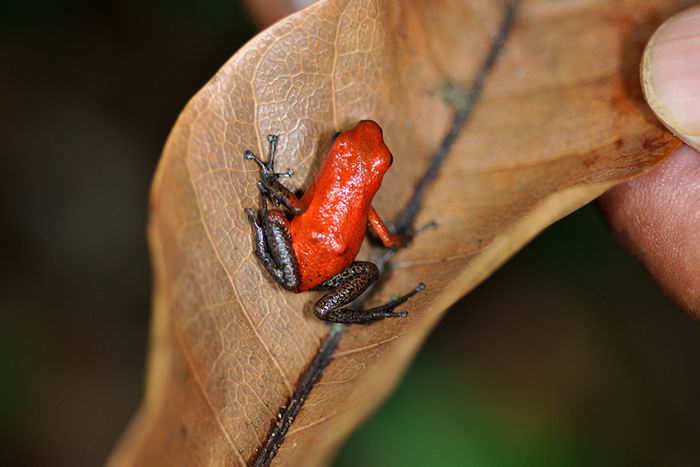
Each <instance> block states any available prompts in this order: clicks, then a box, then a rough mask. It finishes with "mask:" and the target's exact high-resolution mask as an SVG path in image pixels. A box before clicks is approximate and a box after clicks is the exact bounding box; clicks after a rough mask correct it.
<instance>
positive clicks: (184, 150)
mask: <svg viewBox="0 0 700 467" xmlns="http://www.w3.org/2000/svg"><path fill="white" fill-rule="evenodd" d="M682 6H683V2H679V1H674V0H663V1H661V0H659V1H655V2H646V1H642V0H624V1H622V0H621V1H617V2H608V1H596V0H571V1H568V2H561V1H553V0H531V1H525V2H523V3H522V5H521V7H520V9H519V12H518V16H517V21H516V25H515V28H514V30H513V32H512V34H511V36H510V37H509V39H508V43H507V46H506V47H505V48H504V50H503V52H502V54H501V57H500V58H499V61H498V64H497V66H496V68H495V69H494V70H493V72H492V74H491V75H490V77H489V80H488V82H487V83H486V86H485V88H484V93H483V96H482V97H481V100H480V101H479V102H478V104H477V107H476V109H475V112H474V114H473V118H472V120H471V121H470V123H469V124H468V126H467V127H466V128H465V129H464V131H463V132H462V133H461V134H460V136H459V138H458V140H457V142H456V144H455V146H454V148H453V150H452V152H451V154H450V156H449V158H448V159H447V162H446V164H445V166H444V168H443V170H442V172H441V174H440V175H439V177H438V179H437V180H436V181H435V183H434V185H433V186H432V187H431V189H430V190H429V192H428V196H427V198H426V202H425V205H424V207H423V210H422V211H421V214H420V215H419V218H418V223H423V222H427V221H431V220H434V221H436V222H437V223H438V226H439V227H438V228H437V229H434V230H431V231H427V232H425V233H424V234H422V235H420V236H419V237H418V238H417V239H416V240H415V242H414V244H413V245H412V246H411V248H410V249H408V250H406V251H402V252H401V253H399V254H398V255H397V256H396V257H395V263H394V270H393V271H392V273H391V275H390V277H389V278H388V280H387V281H386V282H385V283H384V284H383V285H382V287H381V288H380V289H379V290H378V293H377V294H376V295H375V299H376V300H377V301H379V300H385V299H387V297H389V296H390V295H391V294H393V293H396V292H401V291H405V290H407V289H409V288H411V287H412V286H413V285H415V284H416V283H417V282H419V281H423V282H425V283H426V284H427V289H426V290H425V291H424V292H422V293H421V294H419V295H418V296H416V297H415V299H413V300H412V301H411V302H410V303H409V304H407V305H406V306H405V307H404V309H405V310H409V311H410V314H409V317H408V318H407V319H404V320H398V319H397V320H387V321H384V322H379V323H375V324H373V325H371V326H366V327H355V328H352V329H351V330H350V331H349V332H348V333H347V334H346V335H345V336H344V338H343V340H342V342H341V344H340V348H339V350H338V352H337V354H336V355H335V359H334V361H333V362H332V363H331V365H330V366H329V367H328V368H327V370H326V371H325V373H324V374H323V376H322V378H321V380H320V382H319V384H318V385H317V386H316V387H315V388H314V390H313V392H312V393H311V396H310V398H309V400H308V401H307V403H306V405H305V406H304V408H303V409H302V411H301V413H300V414H299V417H298V418H297V419H296V421H295V423H294V425H293V426H292V428H291V430H290V431H289V433H288V436H287V439H286V441H285V443H284V444H283V446H282V448H281V450H280V451H279V454H278V456H277V458H276V460H275V462H276V463H277V464H278V465H317V464H319V463H322V462H326V461H328V459H329V456H330V455H332V453H333V452H334V451H335V450H336V449H337V448H338V446H339V443H340V442H341V441H342V440H343V439H344V438H345V437H346V436H347V435H348V433H349V432H350V431H351V430H352V429H353V428H354V427H355V426H357V424H358V423H359V422H360V421H361V420H362V419H364V418H365V417H367V415H368V414H369V413H371V411H372V410H373V409H374V408H375V407H376V406H377V404H379V403H380V402H381V401H382V399H383V398H384V397H385V396H386V395H387V394H388V392H389V391H390V390H391V389H392V388H393V387H394V385H395V384H396V382H397V380H398V378H399V376H400V375H401V372H402V371H403V369H404V368H405V366H406V365H407V364H408V363H409V362H410V359H411V357H412V355H413V354H414V353H415V352H416V350H417V348H418V346H419V345H420V343H421V342H422V341H423V340H424V339H425V337H426V335H427V333H428V332H429V331H430V329H431V327H432V326H433V325H434V324H435V322H436V321H437V319H438V318H439V317H440V315H441V314H442V312H443V311H444V310H445V309H446V308H447V307H449V306H450V305H451V304H452V303H454V302H455V301H456V300H457V299H458V298H459V297H461V296H462V295H464V294H465V293H467V292H468V291H469V290H471V289H472V288H473V287H475V286H476V285H477V284H478V283H479V282H480V281H482V280H483V279H484V278H486V277H487V276H488V275H489V274H490V273H491V272H492V271H493V270H494V269H495V268H497V267H498V266H499V265H500V264H502V263H503V262H504V261H505V260H506V259H507V258H508V257H509V256H510V255H512V254H513V253H514V252H515V251H516V250H518V249H519V248H520V247H521V246H522V245H523V244H525V243H526V242H527V241H528V240H530V239H531V238H532V237H533V236H534V235H536V234H537V233H538V232H539V231H540V230H541V229H543V228H544V227H545V226H547V225H548V224H550V223H551V222H553V221H554V220H556V219H558V218H560V217H562V216H564V215H566V214H567V213H569V212H570V211H572V210H574V209H576V208H577V207H579V206H581V205H583V204H584V203H587V202H588V201H590V200H591V199H593V198H595V197H597V196H598V195H599V194H601V193H602V192H603V191H604V190H605V189H607V188H608V187H610V186H612V185H613V184H615V183H618V182H620V181H622V180H625V179H627V178H629V177H632V176H634V175H637V174H639V173H640V172H642V171H644V170H646V169H648V168H650V167H651V166H652V165H654V164H656V163H658V162H659V161H660V160H662V159H663V158H664V157H665V156H666V155H668V154H669V152H670V151H671V150H672V149H673V148H675V147H676V146H677V142H676V141H675V140H674V139H673V138H672V137H671V136H670V135H669V134H668V133H667V132H665V131H664V130H663V129H662V128H661V127H660V125H659V124H658V123H657V122H656V120H655V119H654V118H653V116H652V115H651V114H650V112H649V111H648V110H647V109H646V106H645V105H644V103H643V101H642V99H641V92H640V89H639V83H638V79H637V66H638V60H639V57H640V55H641V49H642V47H643V44H644V42H645V40H646V39H647V38H648V37H649V35H650V34H651V33H652V32H653V30H654V28H655V27H656V26H657V25H658V24H659V23H660V21H661V20H662V19H663V18H665V17H667V16H669V15H670V14H671V13H673V12H675V11H677V10H678V9H679V8H680V7H682ZM502 16H503V4H502V3H500V2H496V1H494V2H484V1H482V0H441V1H435V0H412V1H401V2H390V1H380V0H376V1H372V0H337V1H333V0H323V1H320V2H318V3H316V4H314V5H312V6H311V7H310V8H308V9H306V10H304V11H302V12H299V13H298V14H295V15H293V16H291V17H289V18H287V19H285V20H283V21H281V22H280V23H278V24H276V25H275V26H273V27H271V28H269V29H267V30H265V31H264V32H262V33H261V34H260V35H258V36H257V37H256V38H255V39H253V40H252V41H251V42H249V43H248V44H247V45H246V46H244V47H243V48H242V49H241V50H240V51H238V52H237V53H236V54H235V55H234V56H233V57H232V58H231V60H230V61H229V62H228V63H226V64H225V65H224V66H223V67H222V68H221V70H220V71H219V72H218V73H217V74H216V76H215V77H214V78H213V79H212V80H211V81H210V82H209V83H207V85H206V86H205V87H204V88H203V89H202V90H201V91H200V92H199V93H198V94H197V95H196V96H195V97H194V98H193V99H192V100H191V102H190V103H189V104H188V105H187V107H186V108H185V110H184V111H183V112H182V114H181V115H180V118H179V119H178V121H177V123H176V125H175V127H174V129H173V131H172V134H171V136H170V138H169V140H168V142H167V145H166V147H165V151H164V154H163V158H162V160H161V163H160V166H159V168H158V172H157V175H156V179H155V181H154V185H153V192H152V213H153V217H152V223H151V228H150V232H149V234H150V241H151V248H152V254H153V260H154V266H155V271H156V290H155V299H154V302H155V308H154V318H153V332H152V342H151V359H150V368H149V378H148V388H147V393H146V397H145V401H144V403H143V407H142V408H141V410H140V412H139V414H138V416H137V418H136V419H135V420H134V422H133V423H132V426H131V427H130V429H129V430H128V432H127V434H126V436H125V438H124V439H123V440H122V442H121V444H120V445H119V446H118V448H117V450H116V451H115V453H114V455H113V457H112V459H111V463H112V465H133V464H139V465H205V464H206V465H209V464H213V465H231V464H243V463H244V462H247V461H249V460H250V459H251V458H252V457H253V455H254V453H255V450H256V448H258V447H259V446H261V445H262V444H263V442H264V440H265V437H266V435H267V433H268V431H269V429H270V428H271V426H272V423H273V421H274V419H275V417H276V415H277V413H278V411H279V408H280V406H281V405H283V404H284V403H285V402H286V401H287V399H288V397H289V396H290V394H291V391H292V389H293V388H294V386H295V384H296V383H297V380H298V378H299V377H300V375H301V374H302V372H303V371H304V370H305V369H306V368H307V366H308V364H309V362H310V361H311V359H312V358H313V356H314V354H315V352H316V351H317V349H318V347H319V343H320V342H321V340H322V339H323V337H324V336H325V335H326V333H327V332H328V327H327V326H326V324H324V323H322V322H320V321H318V320H317V319H316V318H314V317H313V315H312V313H311V306H310V304H311V303H312V302H313V301H314V300H315V299H317V298H318V297H317V296H316V295H315V294H314V293H304V294H299V295H295V294H290V293H288V292H285V291H283V290H282V289H281V288H280V287H279V286H277V285H275V284H274V283H273V282H272V281H271V280H270V278H269V277H268V276H267V274H266V273H264V271H262V270H261V267H260V266H259V264H258V263H257V261H256V260H255V258H254V256H253V255H252V248H251V247H252V243H251V232H250V228H249V226H248V224H247V220H246V218H245V216H244V213H243V208H244V207H249V206H254V205H256V187H255V180H256V178H257V171H256V170H255V167H253V166H251V165H250V164H248V163H246V161H244V160H243V158H242V157H241V155H242V153H243V151H244V150H245V149H249V148H250V149H253V150H254V151H255V152H257V153H259V154H265V152H266V148H265V135H267V134H279V135H280V142H281V144H280V158H279V160H280V161H281V162H280V164H281V165H280V168H284V169H286V168H287V167H289V168H291V169H293V170H294V171H295V173H296V176H295V177H294V178H292V179H291V180H289V184H290V185H291V186H293V187H294V188H299V187H304V186H305V185H307V184H308V183H309V180H310V178H311V177H312V176H313V174H314V173H315V169H316V167H317V166H318V163H319V161H320V159H321V158H322V157H323V155H324V152H325V150H326V149H327V147H328V143H329V141H330V137H331V135H332V134H333V133H335V132H336V131H338V130H342V129H346V128H348V127H350V126H352V125H353V124H354V123H355V122H356V121H358V120H360V119H365V118H371V119H374V120H376V121H378V122H379V123H380V124H381V125H382V127H383V128H384V130H385V137H386V140H387V142H388V145H389V147H390V148H392V151H393V153H394V155H395V163H394V165H393V166H392V168H391V170H390V171H389V173H388V174H387V176H386V178H385V183H384V185H383V186H382V189H381V190H380V192H379V194H378V196H377V199H376V203H375V206H378V209H379V210H380V212H381V213H382V214H383V215H384V216H386V217H387V218H392V217H393V216H394V215H395V214H396V213H397V212H398V211H399V209H400V208H401V206H403V204H404V203H405V201H406V200H407V199H408V197H409V196H410V193H411V190H412V189H413V185H414V182H415V181H416V180H417V179H418V178H419V177H420V175H421V173H422V172H423V171H424V169H425V166H426V161H427V159H428V158H429V157H430V156H431V155H432V154H433V153H434V152H435V150H436V148H437V146H438V145H439V143H440V141H441V139H442V138H443V137H444V134H445V131H446V129H447V127H448V126H449V123H450V120H451V118H452V109H451V107H450V105H448V103H447V102H446V101H445V99H444V90H445V89H446V87H449V86H448V85H452V86H454V85H455V84H457V85H459V86H461V87H464V88H466V87H468V85H469V83H470V80H472V79H473V77H474V76H475V75H476V73H477V72H478V68H479V67H480V66H481V64H482V61H483V58H484V56H485V54H486V53H487V51H488V50H489V48H490V47H491V41H492V37H493V34H494V32H495V31H496V30H497V29H498V26H499V23H500V21H501V19H502ZM285 183H287V181H286V180H285ZM361 255H363V256H365V257H369V256H368V255H370V252H369V249H367V248H365V249H364V250H363V252H362V253H361Z"/></svg>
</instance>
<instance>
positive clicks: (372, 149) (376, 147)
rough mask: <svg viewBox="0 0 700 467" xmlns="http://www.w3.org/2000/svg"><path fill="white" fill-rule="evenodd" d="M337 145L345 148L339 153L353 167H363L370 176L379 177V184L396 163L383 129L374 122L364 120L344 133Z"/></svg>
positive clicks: (337, 140) (336, 142)
mask: <svg viewBox="0 0 700 467" xmlns="http://www.w3.org/2000/svg"><path fill="white" fill-rule="evenodd" d="M335 144H339V146H344V149H345V150H342V149H341V150H340V151H338V152H339V153H345V154H346V155H347V157H348V162H349V163H350V164H351V166H354V167H358V168H359V167H363V168H364V169H365V170H366V171H367V172H369V173H368V175H370V174H371V175H373V176H375V177H378V181H379V182H381V178H382V177H383V176H384V173H385V172H386V171H387V170H389V167H391V164H392V162H393V161H394V156H393V155H392V154H391V151H389V148H388V147H387V146H386V144H384V136H383V133H382V128H381V127H380V126H379V125H378V124H377V123H376V122H374V121H372V120H362V121H360V122H359V123H358V124H357V125H355V128H353V129H352V130H348V131H344V132H343V133H341V134H340V136H339V137H338V138H337V139H336V141H335ZM338 149H340V147H339V148H338Z"/></svg>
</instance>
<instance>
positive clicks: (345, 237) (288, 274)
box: [244, 120, 425, 324]
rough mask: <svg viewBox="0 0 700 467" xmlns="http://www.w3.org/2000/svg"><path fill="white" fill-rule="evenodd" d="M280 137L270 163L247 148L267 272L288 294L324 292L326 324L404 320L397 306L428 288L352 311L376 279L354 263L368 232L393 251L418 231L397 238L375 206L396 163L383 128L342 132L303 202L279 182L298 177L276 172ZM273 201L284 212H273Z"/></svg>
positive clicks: (258, 246)
mask: <svg viewBox="0 0 700 467" xmlns="http://www.w3.org/2000/svg"><path fill="white" fill-rule="evenodd" d="M278 139H279V138H278V136H277V135H269V136H268V137H267V140H268V142H269V150H268V158H267V160H266V161H263V160H262V159H261V158H259V157H258V156H256V155H255V154H254V153H253V152H252V151H250V150H247V151H245V152H244V158H245V159H246V160H250V161H253V162H254V163H256V164H257V166H258V168H259V169H260V180H259V181H258V182H257V188H258V190H259V200H260V201H259V208H258V209H257V210H256V209H253V208H247V209H246V210H245V212H246V214H247V217H248V220H249V222H250V225H251V227H252V230H253V245H254V253H255V256H256V257H257V259H258V260H259V262H260V264H261V265H262V267H263V268H264V269H265V270H266V271H267V273H268V274H269V275H270V277H271V278H272V279H273V280H274V281H275V282H277V283H279V284H280V285H281V286H282V287H283V288H284V289H286V290H289V291H291V292H294V293H301V292H306V291H325V292H327V293H326V294H324V295H323V296H322V297H321V298H320V299H319V300H318V301H316V303H315V304H314V305H313V312H314V314H315V316H316V317H317V318H319V319H321V320H324V321H328V322H331V323H342V324H368V323H372V322H375V321H379V320H383V319H385V318H404V317H406V316H407V312H406V311H395V309H396V308H397V307H398V306H399V305H401V304H403V303H405V302H406V301H407V300H408V299H410V298H411V297H412V296H414V295H415V294H416V293H418V292H420V291H421V290H423V289H424V288H425V285H424V284H423V283H419V284H418V285H417V286H416V287H414V288H413V289H412V290H411V291H409V292H408V293H406V294H403V295H399V296H395V297H394V298H393V299H391V300H390V301H389V302H387V303H385V304H383V305H381V306H376V307H372V308H369V309H360V310H355V309H352V308H351V307H349V306H348V305H350V304H351V303H352V302H353V301H354V300H355V299H357V298H358V297H359V296H360V295H362V294H363V293H364V292H365V291H366V290H367V289H368V288H369V287H370V286H371V285H372V284H373V283H375V282H376V281H377V279H378V278H379V269H378V267H377V265H376V264H375V263H373V262H370V261H356V257H357V254H358V252H359V250H360V247H361V246H362V243H363V241H364V238H365V234H366V232H367V229H368V228H369V229H370V230H371V231H372V232H373V233H374V234H375V235H376V237H377V238H378V239H379V241H380V242H381V243H382V245H383V246H384V247H385V248H388V249H398V248H400V247H402V246H405V245H406V244H407V243H408V242H409V241H410V239H411V237H412V236H413V234H415V232H407V233H404V234H403V235H401V234H398V233H394V232H393V231H392V229H391V228H390V227H389V226H388V225H387V223H386V222H384V221H383V220H382V218H381V217H380V216H379V214H378V213H377V211H376V209H375V208H374V206H373V205H372V200H373V199H374V196H375V194H376V193H377V191H378V190H379V188H380V186H381V184H382V181H383V178H384V174H385V173H386V172H387V170H388V169H389V167H391V165H392V163H393V159H394V158H393V155H392V153H391V151H390V150H389V148H388V147H387V145H386V144H385V142H384V137H383V132H382V128H381V127H380V126H379V124H377V123H376V122H374V121H372V120H362V121H360V122H358V123H357V124H356V125H355V127H354V128H352V129H349V130H346V131H343V132H340V133H337V134H336V135H335V138H334V140H333V142H332V144H331V147H330V149H329V151H328V153H327V155H326V157H325V158H324V159H323V161H322V163H321V165H320V167H319V169H318V171H317V173H316V176H315V177H314V179H313V181H312V183H311V184H310V185H309V187H308V188H307V189H306V190H305V192H304V193H303V195H301V196H300V197H298V196H296V195H295V194H294V193H293V192H292V191H291V190H290V189H288V188H287V187H286V186H284V185H283V184H282V183H281V182H280V179H281V178H288V177H291V176H293V171H291V170H287V172H282V173H278V172H275V158H276V155H277V146H278ZM268 202H272V203H274V204H275V207H282V208H283V210H282V209H276V208H270V207H269V205H268Z"/></svg>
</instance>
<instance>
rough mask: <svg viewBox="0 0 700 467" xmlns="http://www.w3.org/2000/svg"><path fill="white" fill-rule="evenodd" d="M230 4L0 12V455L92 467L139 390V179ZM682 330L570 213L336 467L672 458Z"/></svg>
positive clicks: (142, 284) (439, 347)
mask: <svg viewBox="0 0 700 467" xmlns="http://www.w3.org/2000/svg"><path fill="white" fill-rule="evenodd" d="M254 33H255V31H254V28H253V26H252V24H251V23H250V21H249V19H248V18H247V17H246V14H245V12H244V11H243V9H242V7H241V5H240V4H239V2H224V1H220V0H208V1H205V2H197V3H192V2H184V1H177V2H167V3H166V2H148V3H146V4H143V3H138V2H135V1H129V2H122V3H117V2H108V3H104V2H103V3H94V2H72V3H71V4H70V7H69V6H68V5H64V4H60V3H55V2H45V1H38V0H33V1H27V2H12V3H9V4H6V5H3V14H2V15H0V37H2V40H1V41H0V60H2V63H3V66H2V67H0V84H2V85H1V86H0V92H1V93H2V96H1V98H2V102H3V109H4V110H6V111H7V114H8V115H9V117H10V118H8V119H7V120H6V121H5V122H4V125H2V126H0V140H1V141H3V150H2V157H0V241H1V242H2V245H3V248H2V249H1V250H0V251H1V253H0V254H1V255H2V263H1V264H2V267H1V268H0V280H1V281H2V284H3V287H2V288H0V307H1V309H2V326H0V368H2V371H1V372H0V436H1V438H2V439H1V440H0V465H18V466H19V465H27V466H30V465H32V466H33V465H52V466H59V467H60V466H81V465H86V466H87V465H97V464H100V463H102V462H103V461H104V459H105V458H106V456H107V455H108V453H109V451H110V449H111V447H112V446H113V445H114V443H115V441H116V439H117V437H118V436H119V434H120V433H121V432H122V430H123V429H124V427H125V425H126V423H127V422H128V420H129V418H130V417H131V415H132V413H133V411H134V410H135V408H136V406H137V404H138V402H139V400H140V398H141V392H142V384H143V371H144V357H145V353H146V339H147V322H148V313H149V294H150V282H149V281H150V279H149V274H150V273H149V269H148V256H147V249H146V244H145V222H146V206H147V204H146V203H147V193H148V184H149V181H150V177H151V174H152V173H153V170H154V168H155V164H156V161H157V158H158V155H159V153H160V150H161V147H162V145H163V143H164V141H165V139H166V137H167V134H168V132H169V129H170V127H171V126H172V123H173V122H174V121H175V119H176V117H177V114H178V112H179V110H180V109H181V108H182V107H183V106H184V104H185V103H186V102H187V100H188V98H189V97H190V96H191V95H192V94H194V92H196V91H197V89H198V88H199V87H200V86H201V85H202V84H203V83H204V82H206V80H208V79H209V77H210V76H211V75H213V73H214V72H215V71H216V69H217V68H218V67H219V66H220V65H221V64H222V63H223V62H224V61H225V60H226V59H227V58H228V57H229V56H230V55H231V54H232V53H233V52H235V51H236V50H237V49H238V48H239V47H240V46H241V45H242V44H243V43H244V42H245V41H247V40H248V39H249V38H250V37H252V35H253V34H254ZM699 338H700V327H699V326H698V325H697V324H696V323H695V322H693V321H692V320H691V319H690V318H688V317H687V316H686V315H684V314H683V313H682V312H681V311H680V310H678V309H677V308H676V307H675V306H674V305H672V304H671V303H670V302H669V301H668V300H667V299H666V298H665V297H664V296H663V295H662V294H661V292H660V291H659V290H658V289H657V287H656V286H655V285H654V284H653V283H652V281H651V280H650V279H649V278H648V277H647V275H646V273H645V272H644V270H643V269H642V267H641V266H640V265H639V264H638V263H637V262H636V261H635V260H634V259H633V258H631V257H630V256H629V255H628V254H627V253H625V252H624V251H623V250H622V249H621V248H620V247H619V246H618V244H617V243H616V242H615V240H614V239H612V238H611V236H610V234H609V233H608V231H607V229H606V228H605V226H604V225H603V224H602V222H601V220H600V218H599V217H598V215H597V213H596V212H595V210H594V209H593V208H591V207H587V208H585V209H583V210H581V211H579V212H578V213H575V214H574V215H572V216H570V217H568V218H566V219H565V220H563V221H561V222H560V223H558V224H556V225H555V226H554V227H552V228H550V229H549V230H547V231H546V232H545V233H544V234H543V235H542V236H540V237H539V238H538V239H536V240H535V241H534V242H533V243H532V244H531V245H530V246H528V247H527V248H525V250H524V251H523V252H522V253H520V254H519V255H518V256H517V257H516V258H515V259H514V260H513V261H511V262H510V263H509V264H508V265H506V266H505V267H504V268H503V269H502V270H500V271H499V272H498V273H497V274H496V275H495V276H494V277H492V278H491V279H489V280H488V281H487V282H486V283H485V284H484V285H483V286H482V287H480V288H479V289H477V290H476V291H475V292H474V293H472V294H470V295H469V296H468V297H466V298H465V299H463V300H462V301H460V302H459V303H458V304H456V305H455V306H454V307H453V309H452V310H451V311H450V312H449V313H448V315H447V316H446V317H445V319H444V320H443V321H442V323H441V324H440V325H439V326H438V328H437V329H436V331H435V333H434V334H433V335H432V337H431V338H430V339H429V341H428V342H427V343H426V346H425V348H424V350H423V352H422V353H421V354H420V356H419V358H418V360H417V362H416V363H415V365H413V367H412V368H411V369H410V370H409V372H408V374H407V377H406V379H405V380H404V382H403V383H402V385H401V386H400V388H399V389H398V391H397V392H396V394H395V395H394V396H393V397H392V398H391V399H390V400H389V401H388V402H387V404H386V405H385V406H384V407H383V408H382V409H381V410H380V411H379V412H378V413H377V414H376V416H374V417H373V418H372V420H370V421H369V422H368V423H367V424H366V425H365V426H364V427H363V428H362V429H361V430H359V431H358V432H357V433H356V434H355V435H354V436H353V437H352V438H351V440H350V441H349V443H348V444H347V446H346V447H345V448H344V449H343V451H342V453H341V455H340V457H339V459H338V461H337V465H338V466H356V465H366V466H373V465H377V466H379V465H382V466H387V465H402V466H412V465H416V466H423V465H446V466H447V465H477V466H503V465H508V466H530V465H533V466H555V465H556V466H579V465H580V466H599V465H635V466H646V465H649V466H691V465H696V464H697V461H696V458H697V456H696V455H695V453H694V446H695V444H696V440H697V439H698V437H699V435H700V426H699V422H698V420H700V416H699V415H700V414H699V413H698V411H699V409H697V408H696V407H697V406H696V405H695V404H694V402H695V399H696V397H695V396H696V394H698V393H699V392H700V391H699V390H700V376H699V374H698V371H697V370H698V368H699V363H700V339H699Z"/></svg>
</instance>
